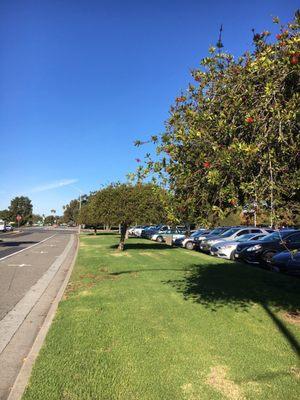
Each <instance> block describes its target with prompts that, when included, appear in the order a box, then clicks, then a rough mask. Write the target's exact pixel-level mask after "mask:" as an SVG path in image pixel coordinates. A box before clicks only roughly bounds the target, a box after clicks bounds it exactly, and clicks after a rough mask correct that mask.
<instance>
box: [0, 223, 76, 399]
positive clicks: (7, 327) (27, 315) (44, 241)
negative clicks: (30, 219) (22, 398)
mask: <svg viewBox="0 0 300 400" xmlns="http://www.w3.org/2000/svg"><path fill="white" fill-rule="evenodd" d="M75 236H76V231H75V230H72V229H43V228H26V229H24V230H23V231H21V232H19V233H15V232H13V233H7V234H1V235H0V240H1V242H0V371H1V374H0V400H5V399H7V397H8V394H9V389H10V387H11V386H12V384H13V383H14V380H15V379H16V376H17V374H18V372H19V370H20V368H21V366H22V363H23V360H24V359H25V358H26V356H27V354H28V352H29V351H30V349H31V346H32V344H33V342H34V339H35V337H36V335H37V333H38V332H39V329H40V327H41V325H42V323H43V321H44V319H45V317H46V315H47V312H48V310H49V308H50V306H51V302H52V301H53V299H54V298H55V296H56V294H57V292H58V290H59V288H60V287H61V284H62V282H63V281H64V279H65V276H66V274H67V272H68V269H69V266H70V264H71V261H72V260H73V258H74V254H75V249H76V240H75Z"/></svg>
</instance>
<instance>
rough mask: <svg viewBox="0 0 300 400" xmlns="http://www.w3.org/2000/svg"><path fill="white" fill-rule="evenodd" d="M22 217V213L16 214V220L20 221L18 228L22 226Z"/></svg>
mask: <svg viewBox="0 0 300 400" xmlns="http://www.w3.org/2000/svg"><path fill="white" fill-rule="evenodd" d="M21 219H22V216H21V215H20V214H18V215H17V216H16V220H17V221H18V228H20V221H21Z"/></svg>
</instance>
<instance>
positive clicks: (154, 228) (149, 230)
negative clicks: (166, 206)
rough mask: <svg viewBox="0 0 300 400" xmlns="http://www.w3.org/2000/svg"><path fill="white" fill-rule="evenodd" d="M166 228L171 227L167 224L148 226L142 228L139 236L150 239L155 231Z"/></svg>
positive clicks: (165, 229)
mask: <svg viewBox="0 0 300 400" xmlns="http://www.w3.org/2000/svg"><path fill="white" fill-rule="evenodd" d="M168 229H171V227H170V226H169V225H155V226H149V227H147V228H145V229H143V230H142V232H141V237H143V238H145V239H151V237H152V235H154V234H155V233H157V232H159V231H162V232H165V231H167V230H168Z"/></svg>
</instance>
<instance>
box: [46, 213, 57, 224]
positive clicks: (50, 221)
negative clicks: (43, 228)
mask: <svg viewBox="0 0 300 400" xmlns="http://www.w3.org/2000/svg"><path fill="white" fill-rule="evenodd" d="M54 223H55V216H54V215H48V216H47V217H46V218H45V219H44V225H53V224H54Z"/></svg>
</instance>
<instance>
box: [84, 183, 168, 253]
mask: <svg viewBox="0 0 300 400" xmlns="http://www.w3.org/2000/svg"><path fill="white" fill-rule="evenodd" d="M166 196H167V194H166V192H165V191H163V190H162V189H160V188H158V187H157V186H154V185H152V184H137V185H130V184H121V183H117V184H111V185H109V186H107V187H106V188H104V189H101V190H99V191H98V192H97V193H95V194H94V195H93V196H92V197H91V199H90V202H88V204H87V206H86V207H88V208H87V209H84V210H85V211H84V212H85V213H86V212H87V215H88V218H89V221H90V223H91V221H93V223H94V224H95V225H100V224H103V225H110V226H111V225H121V236H120V243H119V247H118V249H119V250H123V249H124V244H125V236H126V231H127V228H128V226H129V225H130V224H133V223H135V224H146V223H158V222H162V221H165V220H166V218H167V215H166V211H165V207H164V200H163V199H164V198H166Z"/></svg>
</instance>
